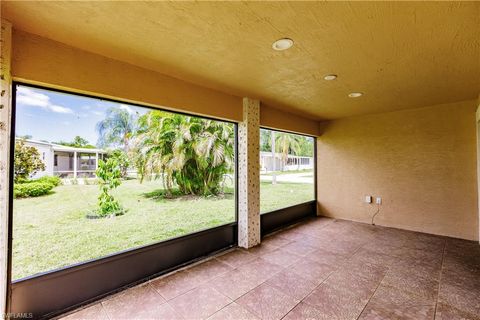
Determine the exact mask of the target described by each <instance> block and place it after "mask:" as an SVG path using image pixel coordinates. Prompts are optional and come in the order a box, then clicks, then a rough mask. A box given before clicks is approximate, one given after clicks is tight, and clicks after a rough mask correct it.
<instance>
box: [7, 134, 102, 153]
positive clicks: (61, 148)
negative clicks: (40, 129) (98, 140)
mask: <svg viewBox="0 0 480 320" xmlns="http://www.w3.org/2000/svg"><path fill="white" fill-rule="evenodd" d="M15 140H17V141H18V140H24V141H25V142H27V143H29V144H38V145H44V146H50V147H51V148H52V149H53V150H54V151H64V152H81V153H107V151H106V150H104V149H90V148H76V147H70V146H64V145H61V144H56V143H51V142H46V141H39V140H33V139H21V138H15Z"/></svg>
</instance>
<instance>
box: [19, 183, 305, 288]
mask: <svg viewBox="0 0 480 320" xmlns="http://www.w3.org/2000/svg"><path fill="white" fill-rule="evenodd" d="M160 189H161V183H160V182H159V181H152V182H144V183H143V184H139V183H138V182H137V180H127V181H124V182H123V183H122V185H121V186H120V187H119V188H118V189H117V190H115V191H114V195H115V197H116V198H117V199H119V200H120V202H121V204H122V205H123V206H124V207H125V208H127V209H128V212H127V213H126V214H125V215H123V216H118V217H115V218H105V219H86V218H85V215H86V214H87V213H88V212H89V211H91V210H92V209H94V208H95V205H96V198H97V195H98V186H97V185H62V186H59V187H57V188H55V189H54V193H52V194H50V195H47V196H43V197H38V198H28V199H15V201H14V206H13V211H14V215H13V268H12V278H13V279H19V278H23V277H26V276H30V275H34V274H37V273H40V272H44V271H49V270H53V269H56V268H59V267H64V266H68V265H71V264H73V263H77V262H82V261H86V260H89V259H94V258H98V257H103V256H106V255H109V254H112V253H116V252H118V251H121V250H126V249H131V248H135V247H138V246H142V245H147V244H151V243H154V242H158V241H161V240H166V239H169V238H173V237H177V236H181V235H185V234H188V233H191V232H195V231H199V230H202V229H207V228H210V227H214V226H218V225H222V224H226V223H229V222H233V221H234V220H235V197H234V194H233V193H229V194H226V195H225V196H222V197H210V198H201V197H191V196H189V197H180V198H177V199H163V198H158V197H151V196H147V195H151V194H152V192H153V193H155V192H157V191H159V190H160ZM312 199H313V185H312V184H305V183H277V184H276V185H272V184H271V183H268V182H262V183H261V211H262V212H267V211H272V210H274V209H278V208H282V207H286V206H290V205H293V204H297V203H301V202H305V201H309V200H312Z"/></svg>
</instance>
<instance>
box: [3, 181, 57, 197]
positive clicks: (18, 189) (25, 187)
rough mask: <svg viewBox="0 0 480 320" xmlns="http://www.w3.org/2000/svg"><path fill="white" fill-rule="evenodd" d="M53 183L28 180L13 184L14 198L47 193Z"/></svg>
mask: <svg viewBox="0 0 480 320" xmlns="http://www.w3.org/2000/svg"><path fill="white" fill-rule="evenodd" d="M53 187H54V185H53V184H51V183H49V182H37V181H33V182H28V183H21V184H15V185H14V186H13V197H14V198H27V197H39V196H43V195H45V194H47V193H49V192H50V191H51V190H52V189H53Z"/></svg>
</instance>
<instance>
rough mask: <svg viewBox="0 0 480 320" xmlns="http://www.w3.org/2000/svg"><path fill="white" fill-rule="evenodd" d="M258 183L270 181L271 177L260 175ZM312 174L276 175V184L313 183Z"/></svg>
mask: <svg viewBox="0 0 480 320" xmlns="http://www.w3.org/2000/svg"><path fill="white" fill-rule="evenodd" d="M260 181H272V176H271V175H266V174H261V175H260ZM313 181H314V179H313V173H312V172H299V173H282V174H279V175H277V182H288V183H313Z"/></svg>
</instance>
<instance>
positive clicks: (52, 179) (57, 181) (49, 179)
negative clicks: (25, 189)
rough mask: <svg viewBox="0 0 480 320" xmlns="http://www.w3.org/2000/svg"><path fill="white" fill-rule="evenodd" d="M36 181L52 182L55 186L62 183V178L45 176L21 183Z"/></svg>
mask: <svg viewBox="0 0 480 320" xmlns="http://www.w3.org/2000/svg"><path fill="white" fill-rule="evenodd" d="M35 182H45V183H50V184H51V185H53V186H54V187H57V186H59V185H60V184H61V183H62V180H61V179H60V178H59V177H52V176H43V177H41V178H38V179H35V180H25V181H22V182H21V183H22V184H23V183H35Z"/></svg>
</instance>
